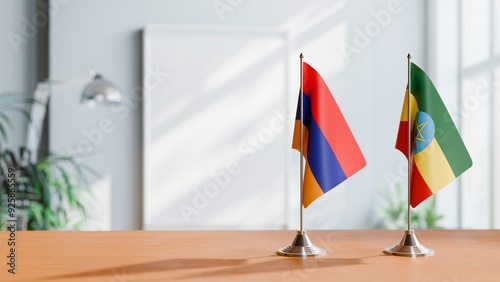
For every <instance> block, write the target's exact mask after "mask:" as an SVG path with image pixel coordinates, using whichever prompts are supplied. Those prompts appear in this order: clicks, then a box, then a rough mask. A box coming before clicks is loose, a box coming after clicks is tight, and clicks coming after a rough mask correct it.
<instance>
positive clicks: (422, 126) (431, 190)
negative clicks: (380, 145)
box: [396, 63, 472, 207]
mask: <svg viewBox="0 0 500 282" xmlns="http://www.w3.org/2000/svg"><path fill="white" fill-rule="evenodd" d="M410 74H411V78H410V79H411V83H410V87H411V91H410V93H411V96H410V99H411V100H410V101H411V102H410V103H411V106H410V109H411V120H410V122H408V103H407V101H408V100H407V99H408V88H407V89H406V95H405V102H404V104H403V111H402V113H401V120H400V123H399V132H398V136H397V139H396V149H398V150H400V151H401V152H402V153H403V154H405V156H406V157H407V158H408V157H409V158H410V160H411V161H410V163H411V176H410V183H411V186H410V204H411V206H412V207H416V206H418V205H419V204H420V203H421V202H423V201H424V200H425V199H427V198H428V197H430V196H432V195H433V194H435V193H436V192H438V191H439V190H441V189H442V188H444V187H445V186H446V185H448V184H449V183H450V182H452V181H453V180H455V179H456V178H457V177H458V176H459V175H460V174H462V173H463V172H464V171H466V170H467V169H469V168H470V167H471V166H472V159H471V157H470V155H469V153H468V152H467V148H465V145H464V142H463V141H462V138H461V137H460V134H459V133H458V130H457V127H456V126H455V124H454V123H453V120H452V118H451V117H450V114H449V113H448V111H447V110H446V107H445V105H444V103H443V101H442V100H441V97H440V96H439V93H438V91H437V90H436V88H435V87H434V85H433V84H432V81H431V80H430V79H429V77H428V76H427V74H425V72H424V71H423V70H422V69H420V68H419V67H418V66H417V65H415V64H413V63H412V64H411V66H410ZM409 124H412V127H411V131H412V132H411V137H412V140H411V144H412V146H413V148H412V150H411V156H408V126H409Z"/></svg>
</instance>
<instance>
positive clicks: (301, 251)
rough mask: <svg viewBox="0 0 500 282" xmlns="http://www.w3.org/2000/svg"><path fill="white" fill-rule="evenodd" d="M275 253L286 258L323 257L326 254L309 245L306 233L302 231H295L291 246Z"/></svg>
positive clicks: (309, 241)
mask: <svg viewBox="0 0 500 282" xmlns="http://www.w3.org/2000/svg"><path fill="white" fill-rule="evenodd" d="M276 253H277V254H278V255H280V256H287V257H312V256H323V255H325V254H326V251H325V250H323V249H321V248H318V247H316V246H315V245H314V244H313V243H311V240H309V237H308V236H307V233H306V231H305V230H302V231H297V235H296V236H295V239H294V240H293V242H292V244H290V245H288V246H286V247H284V248H281V249H279V250H278V251H277V252H276Z"/></svg>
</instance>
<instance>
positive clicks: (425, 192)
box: [410, 162, 433, 208]
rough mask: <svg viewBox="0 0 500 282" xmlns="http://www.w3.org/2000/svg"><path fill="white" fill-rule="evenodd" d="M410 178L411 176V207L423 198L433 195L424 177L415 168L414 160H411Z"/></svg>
mask: <svg viewBox="0 0 500 282" xmlns="http://www.w3.org/2000/svg"><path fill="white" fill-rule="evenodd" d="M412 163H413V164H412V168H411V169H412V172H411V173H412V178H411V195H410V204H411V206H412V207H413V208H415V207H416V206H418V205H419V204H420V203H421V202H423V201H424V200H425V199H427V198H429V197H430V196H432V195H433V193H432V191H431V190H430V189H429V186H427V183H425V180H424V178H423V177H422V175H421V174H420V171H419V170H418V168H417V165H416V164H415V162H412Z"/></svg>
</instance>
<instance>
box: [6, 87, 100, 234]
mask: <svg viewBox="0 0 500 282" xmlns="http://www.w3.org/2000/svg"><path fill="white" fill-rule="evenodd" d="M33 103H36V101H34V100H33V98H30V97H27V96H26V95H19V94H10V93H6V94H1V95H0V200H1V201H2V204H1V205H0V206H1V207H5V206H7V205H4V203H7V202H8V199H9V197H12V196H13V195H15V209H14V211H15V212H14V213H7V209H6V208H2V211H1V212H0V226H4V225H5V223H6V220H7V218H8V217H11V216H13V215H15V216H16V217H17V219H18V224H21V226H19V225H18V228H20V229H27V230H53V229H68V228H69V229H78V228H79V227H80V226H81V224H82V223H83V222H85V220H86V219H87V212H86V207H85V203H84V201H85V200H84V199H86V198H88V195H90V193H89V189H88V187H89V184H88V181H87V176H86V172H89V171H90V172H92V170H91V169H90V168H88V167H86V166H85V165H83V164H81V163H78V162H77V161H76V159H75V158H74V157H73V156H63V155H56V154H46V155H45V156H43V157H41V158H38V159H37V160H36V161H34V159H35V158H31V152H30V151H29V150H28V149H27V148H25V147H24V146H20V147H19V149H18V151H17V152H15V151H13V150H11V149H8V148H6V146H4V143H5V141H6V140H7V138H8V134H7V132H8V129H11V128H12V122H11V119H10V117H9V115H7V112H8V111H14V112H17V113H20V114H21V115H23V116H24V117H26V118H27V119H28V120H30V112H29V111H28V110H27V109H26V108H27V107H28V106H29V105H32V104H33ZM12 171H15V177H14V187H15V194H9V192H10V188H12V184H11V183H9V181H10V182H12V180H11V179H12V177H10V176H12V174H11V175H10V176H9V172H12ZM9 184H11V185H9Z"/></svg>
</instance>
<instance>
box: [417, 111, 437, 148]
mask: <svg viewBox="0 0 500 282" xmlns="http://www.w3.org/2000/svg"><path fill="white" fill-rule="evenodd" d="M435 131H436V127H435V126H434V121H433V120H432V117H431V116H430V115H429V114H427V113H426V112H422V111H418V112H417V114H416V115H415V123H414V125H413V140H414V142H415V143H414V145H413V154H418V153H420V152H422V151H423V150H424V149H425V148H427V146H429V144H430V143H431V141H432V139H434V133H435Z"/></svg>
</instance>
